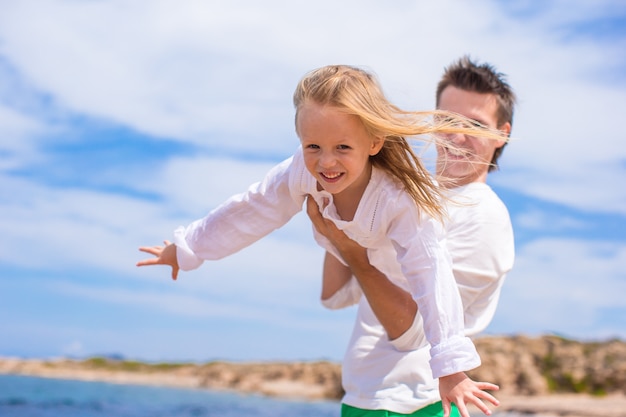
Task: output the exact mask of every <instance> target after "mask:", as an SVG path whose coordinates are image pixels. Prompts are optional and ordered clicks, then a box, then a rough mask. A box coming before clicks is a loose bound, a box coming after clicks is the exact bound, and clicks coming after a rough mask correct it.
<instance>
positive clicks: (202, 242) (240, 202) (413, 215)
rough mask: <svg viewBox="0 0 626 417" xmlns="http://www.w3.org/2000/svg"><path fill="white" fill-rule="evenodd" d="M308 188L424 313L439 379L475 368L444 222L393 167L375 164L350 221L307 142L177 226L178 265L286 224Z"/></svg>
mask: <svg viewBox="0 0 626 417" xmlns="http://www.w3.org/2000/svg"><path fill="white" fill-rule="evenodd" d="M307 194H309V195H311V196H313V198H314V199H315V200H316V201H317V203H318V205H319V206H320V207H321V206H322V204H321V203H322V201H323V199H324V198H326V199H328V200H329V201H330V204H328V206H326V207H325V208H324V210H323V212H322V215H323V216H324V217H325V218H328V219H331V220H333V221H334V222H335V224H336V225H337V226H338V227H339V228H340V229H342V230H344V232H345V233H346V234H347V235H348V236H349V237H350V238H352V239H353V240H355V241H357V242H358V243H359V244H360V245H361V246H364V247H365V248H368V255H369V258H370V262H371V263H372V264H373V265H374V266H376V267H377V268H378V269H379V270H380V271H381V272H383V273H384V274H386V275H387V276H388V277H389V278H390V279H392V280H393V281H394V282H397V283H398V285H401V286H402V287H403V288H405V289H407V290H409V291H410V292H411V294H412V295H413V297H414V298H415V300H416V302H417V303H418V305H419V311H420V314H421V316H422V317H424V323H425V325H424V330H425V335H426V338H427V340H428V341H429V343H430V345H431V346H432V347H431V349H430V356H431V359H430V365H431V369H432V373H433V375H434V377H435V378H438V377H440V376H444V375H449V374H453V373H456V372H460V371H466V370H469V369H473V368H475V367H477V366H479V365H480V358H479V356H478V353H477V352H476V349H475V347H474V344H473V343H472V341H471V340H470V339H469V338H467V337H465V336H464V335H463V311H462V304H461V299H460V296H459V292H458V289H457V286H456V283H455V281H454V277H453V275H452V268H451V264H450V259H449V256H448V253H447V251H446V249H445V247H444V246H443V244H442V242H441V241H440V240H439V236H440V234H441V230H440V226H439V224H438V223H437V222H435V221H434V220H432V219H431V218H427V217H425V216H421V218H420V213H419V212H418V210H417V207H416V204H415V202H414V201H413V199H412V198H411V197H410V196H409V195H408V194H407V193H406V192H405V191H403V189H402V188H401V187H400V186H399V185H397V183H396V182H395V181H393V180H392V179H391V178H390V177H389V175H388V174H386V173H385V172H383V171H381V170H379V169H377V168H374V169H373V170H372V175H371V178H370V182H369V184H368V186H367V188H366V190H365V192H364V194H363V197H362V198H361V201H360V202H359V206H358V208H357V211H356V213H355V216H354V219H353V220H352V221H349V222H347V221H343V220H341V219H339V217H338V215H337V212H336V210H335V206H334V204H333V202H332V195H331V194H330V193H328V192H326V191H318V190H317V181H316V179H315V178H314V177H313V176H312V175H311V174H310V173H309V172H308V171H307V170H306V167H305V165H304V159H303V155H302V149H301V148H299V149H298V151H297V152H296V153H295V154H294V156H293V157H291V158H289V159H287V160H285V161H284V162H282V163H281V164H279V165H277V166H276V167H274V168H273V169H272V170H271V171H270V172H269V173H268V174H267V176H266V177H265V179H264V180H263V181H262V182H260V183H256V184H253V185H252V186H251V187H250V188H249V189H248V191H247V192H245V193H242V194H238V195H235V196H233V197H231V198H230V199H228V200H227V201H226V202H224V203H223V204H222V205H220V206H218V207H217V208H216V209H215V210H213V211H211V212H210V213H209V214H208V215H207V216H206V217H205V218H203V219H200V220H197V221H195V222H193V223H192V224H191V225H189V226H187V227H186V228H183V227H180V228H178V229H177V230H176V231H175V235H174V243H175V244H176V246H177V258H178V263H179V266H180V268H181V269H183V270H189V269H193V268H197V267H199V266H200V265H201V264H202V262H203V260H209V259H220V258H222V257H225V256H228V255H230V254H232V253H235V252H237V251H238V250H240V249H243V248H244V247H246V246H248V245H250V244H252V243H254V242H255V241H257V240H258V239H260V238H261V237H263V236H265V235H267V234H268V233H270V232H271V231H273V230H275V229H277V228H279V227H281V226H283V225H284V224H285V223H287V221H289V219H291V217H293V216H294V215H295V214H296V213H297V212H298V211H300V210H301V209H302V205H303V203H304V201H305V198H306V195H307ZM315 238H316V240H317V241H318V243H320V245H321V246H323V247H324V248H325V249H326V250H328V251H329V252H331V253H333V254H335V255H336V256H337V257H339V255H338V253H337V251H336V250H335V248H334V247H332V245H330V243H329V242H328V241H327V240H326V239H325V238H324V237H322V236H321V235H319V234H317V233H315Z"/></svg>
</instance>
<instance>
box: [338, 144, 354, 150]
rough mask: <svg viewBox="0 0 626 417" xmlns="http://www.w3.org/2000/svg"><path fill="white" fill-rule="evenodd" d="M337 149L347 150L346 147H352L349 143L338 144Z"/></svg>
mask: <svg viewBox="0 0 626 417" xmlns="http://www.w3.org/2000/svg"><path fill="white" fill-rule="evenodd" d="M337 149H341V150H345V149H352V148H350V147H349V146H348V145H339V146H337Z"/></svg>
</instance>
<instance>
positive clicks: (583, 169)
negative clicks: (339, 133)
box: [0, 0, 626, 361]
mask: <svg viewBox="0 0 626 417" xmlns="http://www.w3.org/2000/svg"><path fill="white" fill-rule="evenodd" d="M2 10H3V11H2V13H1V14H0V190H2V192H1V193H0V213H2V216H1V217H0V235H1V236H2V238H0V355H4V356H24V357H54V356H60V355H75V356H85V355H97V354H111V353H119V354H122V355H125V356H127V357H130V358H137V359H144V360H155V361H156V360H169V361H183V360H193V361H205V360H212V359H229V360H273V359H278V360H298V359H307V360H310V359H320V358H327V359H332V360H340V359H341V357H342V355H343V350H344V347H345V345H346V343H347V340H348V337H349V334H350V331H351V327H352V320H353V318H354V313H355V311H354V310H353V309H348V310H345V311H341V312H331V311H327V310H324V309H323V308H322V307H321V305H320V304H319V302H318V298H319V290H320V274H321V260H322V256H323V253H322V251H321V249H319V248H318V247H317V246H316V245H315V243H314V241H313V239H312V237H311V233H310V224H309V223H308V220H307V218H306V217H305V216H304V215H302V214H301V215H298V216H296V218H294V219H293V220H292V222H290V224H288V225H287V226H286V227H285V228H283V229H281V230H279V231H277V232H275V233H273V234H272V235H270V236H268V237H267V238H265V239H264V240H262V241H261V242H259V243H257V244H256V245H254V246H252V247H250V248H247V249H245V250H243V251H242V252H240V253H238V254H236V255H234V256H232V257H230V258H227V259H224V260H221V261H217V262H211V263H205V265H203V267H202V268H200V269H199V270H197V271H193V272H190V273H184V274H183V275H182V276H181V277H180V278H179V280H178V281H177V282H173V281H171V280H170V279H169V273H168V271H167V270H166V269H165V268H160V267H156V268H144V269H139V268H136V267H135V263H136V262H137V261H138V260H140V259H142V258H143V256H142V254H140V253H139V252H138V251H137V248H138V247H139V246H141V245H150V244H158V243H160V242H161V241H162V240H163V239H169V238H171V235H172V231H173V229H174V228H176V227H177V226H179V225H184V224H187V223H189V222H191V221H193V220H195V219H196V218H199V217H201V216H203V215H204V214H205V213H206V212H208V211H209V210H210V209H211V208H213V207H214V206H216V205H217V204H219V203H220V202H221V201H223V200H224V199H225V198H227V197H229V196H230V195H232V194H234V193H236V192H240V191H243V190H244V189H245V188H246V187H247V186H248V185H249V184H251V183H252V182H255V181H257V180H259V179H260V178H262V176H263V175H264V174H265V172H266V171H267V170H268V169H269V168H270V167H271V166H273V165H274V164H275V163H277V162H279V161H281V160H282V159H284V158H285V157H287V156H289V155H290V154H291V153H292V152H293V150H294V149H295V147H296V146H297V144H298V140H297V138H296V136H295V133H294V129H293V116H294V113H293V108H292V104H291V96H292V93H293V90H294V88H295V86H296V83H297V82H298V80H299V79H300V77H301V76H302V75H303V74H304V73H305V72H307V71H309V70H311V69H313V68H316V67H319V66H322V65H327V64H331V63H345V64H352V65H358V66H362V67H365V68H367V69H370V70H371V71H373V72H374V73H376V74H377V76H378V77H379V79H380V81H381V83H382V85H383V87H384V89H385V91H386V92H387V95H388V96H389V97H390V98H391V100H392V101H394V102H395V103H396V104H398V105H400V106H402V107H405V108H410V109H429V108H432V107H433V105H434V89H435V85H436V83H437V81H438V78H439V76H440V74H441V72H442V70H443V68H444V67H445V66H446V65H447V64H449V63H450V62H452V61H453V60H455V59H456V58H458V57H460V56H462V55H464V54H470V55H471V56H472V57H473V58H475V59H477V60H480V61H488V62H491V63H492V64H494V65H495V66H496V67H497V68H498V69H499V70H500V71H502V72H504V73H506V74H507V76H508V80H509V81H510V83H511V84H512V86H513V87H514V89H515V90H516V92H517V94H518V96H519V105H518V108H517V112H516V114H515V120H514V127H513V136H514V140H513V141H512V142H511V144H510V145H509V146H508V147H507V149H506V151H505V152H504V155H503V158H502V160H501V164H500V165H501V171H499V172H497V173H495V174H493V175H491V178H490V180H489V181H490V184H491V185H492V186H493V187H494V189H495V190H496V191H497V192H498V193H499V194H500V195H501V197H502V198H503V200H504V201H505V203H506V204H507V206H508V207H509V210H510V213H511V217H512V220H513V224H514V229H515V233H516V264H515V268H514V270H513V271H512V272H511V273H510V274H509V276H508V277H507V281H506V284H505V287H504V290H503V294H502V298H501V301H500V305H499V308H498V311H497V313H496V317H495V318H494V320H493V322H492V324H491V325H490V327H489V328H488V330H487V332H486V334H497V335H500V334H527V335H531V336H534V335H541V334H546V333H557V334H560V335H564V336H567V337H572V338H576V339H593V340H602V339H606V338H610V337H619V338H625V337H626V301H624V294H626V272H625V271H626V187H624V186H623V185H622V184H621V180H622V179H623V178H625V174H626V145H625V139H626V137H625V134H624V133H623V132H622V131H621V129H620V125H621V120H622V119H623V111H624V104H625V103H626V54H625V53H624V51H626V29H624V28H626V5H625V4H624V2H622V1H619V0H614V1H609V0H598V1H595V2H589V1H583V0H579V1H565V0H562V1H550V2H543V1H512V2H511V1H490V0H476V1H472V2H465V1H461V0H457V1H452V0H443V1H438V2H431V1H408V0H401V1H395V2H391V3H389V2H387V3H382V2H376V1H362V0H359V1H357V0H350V1H344V2H341V3H337V2H335V1H331V0H320V1H317V2H315V4H312V3H311V2H307V3H305V2H300V1H293V2H280V1H275V0H270V1H264V2H261V3H259V2H254V1H250V0H240V1H237V2H225V1H224V2H217V1H199V0H198V1H182V2H181V1H174V0H167V1H166V0H163V1H135V2H125V1H121V0H117V1H116V0H98V1H96V0H84V1H77V0H57V1H44V2H40V1H34V0H24V1H19V2H3V4H2ZM425 157H426V158H431V157H432V154H428V153H426V154H425Z"/></svg>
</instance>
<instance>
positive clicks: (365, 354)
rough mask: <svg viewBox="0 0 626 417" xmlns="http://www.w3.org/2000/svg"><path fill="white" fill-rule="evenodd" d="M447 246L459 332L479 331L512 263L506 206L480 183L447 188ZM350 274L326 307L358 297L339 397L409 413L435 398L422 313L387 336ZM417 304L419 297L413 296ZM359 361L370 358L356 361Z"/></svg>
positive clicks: (490, 315)
mask: <svg viewBox="0 0 626 417" xmlns="http://www.w3.org/2000/svg"><path fill="white" fill-rule="evenodd" d="M448 197H450V199H451V200H450V202H449V203H448V205H447V212H448V221H447V222H446V224H445V234H446V246H447V247H448V250H449V252H450V255H451V257H452V262H453V270H454V276H455V279H456V281H457V284H458V287H459V290H460V293H461V297H462V300H463V307H464V316H465V334H466V335H474V334H477V333H479V332H481V331H483V330H484V329H485V328H486V327H487V325H488V324H489V322H490V321H491V319H492V318H493V315H494V312H495V310H496V306H497V303H498V298H499V295H500V290H501V288H502V284H503V282H504V279H505V275H506V273H507V272H508V271H510V269H511V268H512V267H513V259H514V243H513V229H512V226H511V220H510V217H509V213H508V211H507V209H506V206H505V205H504V203H502V201H501V200H500V198H499V197H498V196H497V195H496V194H495V193H494V192H493V190H492V189H491V188H490V187H489V186H488V185H487V184H484V183H470V184H468V185H465V186H463V187H458V188H455V189H452V190H449V193H448ZM361 295H362V292H361V288H360V287H359V285H358V282H357V281H356V279H355V278H354V277H353V278H352V279H351V280H350V281H349V282H348V283H347V284H346V285H345V286H344V287H342V288H341V289H340V290H339V291H338V292H337V293H336V294H334V295H333V296H332V297H331V298H330V299H328V300H324V301H323V303H324V305H326V306H327V307H329V308H342V307H345V306H348V305H351V304H354V303H357V302H358V303H359V307H358V311H357V320H356V323H355V327H354V331H353V334H352V338H351V340H350V343H349V347H348V350H347V352H346V356H345V358H344V366H343V385H344V389H345V391H346V395H345V397H344V399H343V402H344V403H346V404H349V405H352V406H354V407H359V408H364V409H369V410H373V409H384V410H389V411H394V412H397V413H411V412H414V411H415V410H417V409H419V408H422V407H425V406H427V405H429V404H432V403H434V402H437V401H440V397H439V391H438V385H437V381H436V380H435V379H433V378H432V376H431V372H430V369H429V367H428V366H427V360H428V342H427V341H426V338H425V334H424V328H423V325H422V318H421V317H420V315H417V316H416V318H415V322H414V323H413V326H411V328H410V329H409V330H407V332H406V333H405V334H403V335H402V336H400V337H399V338H397V339H395V340H393V341H389V340H388V338H387V335H386V333H385V331H384V328H383V326H382V325H381V324H380V322H378V320H377V319H376V317H375V316H374V313H373V312H372V310H371V308H370V306H369V304H368V303H367V301H366V299H365V297H362V296H361ZM418 306H419V304H418ZM365 361H367V363H368V364H369V365H368V366H363V365H364V363H365Z"/></svg>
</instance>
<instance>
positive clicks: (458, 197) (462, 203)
mask: <svg viewBox="0 0 626 417" xmlns="http://www.w3.org/2000/svg"><path fill="white" fill-rule="evenodd" d="M447 206H448V212H449V214H450V217H451V218H452V220H453V222H454V221H455V219H456V220H459V221H460V219H468V218H473V219H474V220H475V221H479V222H510V216H509V211H508V209H507V208H506V205H505V204H504V202H503V201H502V199H500V197H499V196H498V195H497V194H496V193H495V191H493V189H492V188H491V187H490V186H489V185H488V184H485V183H482V182H480V183H478V182H476V183H470V184H467V185H464V186H461V187H457V188H456V189H453V190H451V193H450V195H449V202H448V205H447Z"/></svg>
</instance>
